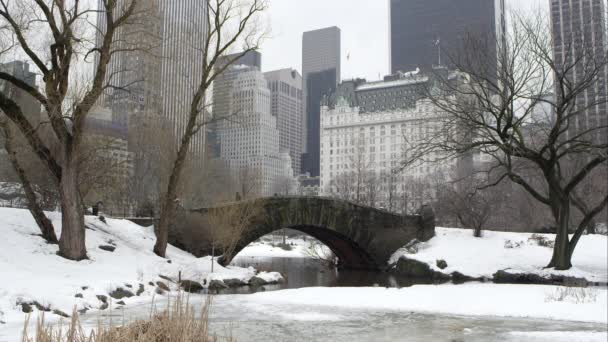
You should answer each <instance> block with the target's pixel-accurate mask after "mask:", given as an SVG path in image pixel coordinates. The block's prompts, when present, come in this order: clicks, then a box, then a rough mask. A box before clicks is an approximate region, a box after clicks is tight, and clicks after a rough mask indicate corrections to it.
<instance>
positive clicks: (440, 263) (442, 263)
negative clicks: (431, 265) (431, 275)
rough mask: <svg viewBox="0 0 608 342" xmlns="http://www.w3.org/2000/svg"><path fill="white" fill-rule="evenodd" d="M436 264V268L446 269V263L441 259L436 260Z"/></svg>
mask: <svg viewBox="0 0 608 342" xmlns="http://www.w3.org/2000/svg"><path fill="white" fill-rule="evenodd" d="M436 264H437V267H439V268H440V269H442V270H443V269H445V268H446V267H448V263H447V262H446V261H445V260H443V259H439V260H437V262H436Z"/></svg>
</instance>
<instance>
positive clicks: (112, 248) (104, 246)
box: [99, 245, 116, 252]
mask: <svg viewBox="0 0 608 342" xmlns="http://www.w3.org/2000/svg"><path fill="white" fill-rule="evenodd" d="M99 249H103V250H104V251H108V252H114V250H115V249H116V247H114V246H110V245H100V246H99Z"/></svg>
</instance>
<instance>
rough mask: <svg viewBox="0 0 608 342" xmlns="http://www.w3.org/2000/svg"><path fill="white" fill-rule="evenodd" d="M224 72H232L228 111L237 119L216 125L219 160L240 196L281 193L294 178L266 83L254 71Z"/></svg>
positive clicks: (248, 68) (243, 68)
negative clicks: (280, 143) (280, 144)
mask: <svg viewBox="0 0 608 342" xmlns="http://www.w3.org/2000/svg"><path fill="white" fill-rule="evenodd" d="M227 70H228V71H229V72H230V71H233V73H232V75H233V76H232V77H231V83H230V91H229V96H228V97H229V99H228V100H229V101H228V108H229V111H230V113H235V114H236V115H235V116H234V117H233V118H232V119H230V120H221V121H219V122H218V124H217V135H218V137H219V140H220V146H221V149H220V157H221V159H222V160H224V161H226V163H227V164H228V167H229V169H230V170H231V172H232V174H233V177H234V179H235V181H236V182H237V183H238V186H239V188H238V192H239V193H240V194H241V195H242V196H244V197H254V196H260V195H266V196H268V195H272V194H274V193H279V192H282V191H281V188H282V185H283V184H285V183H287V184H289V183H290V180H291V179H293V178H294V177H293V171H292V168H291V158H290V157H289V154H287V153H281V151H280V148H279V130H278V128H277V118H276V117H275V116H273V115H272V114H271V92H270V89H269V88H268V82H267V81H266V79H265V78H264V75H263V74H262V72H261V71H260V70H259V69H258V68H256V67H252V66H245V65H242V64H237V65H232V66H230V67H228V69H227ZM214 91H215V90H214Z"/></svg>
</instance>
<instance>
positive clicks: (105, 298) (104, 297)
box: [97, 295, 108, 304]
mask: <svg viewBox="0 0 608 342" xmlns="http://www.w3.org/2000/svg"><path fill="white" fill-rule="evenodd" d="M97 299H99V300H100V301H101V302H102V303H104V304H106V303H108V297H107V296H104V295H97Z"/></svg>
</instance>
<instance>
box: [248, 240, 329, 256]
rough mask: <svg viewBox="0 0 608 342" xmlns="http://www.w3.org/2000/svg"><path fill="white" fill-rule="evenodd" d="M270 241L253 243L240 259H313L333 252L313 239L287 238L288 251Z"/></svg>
mask: <svg viewBox="0 0 608 342" xmlns="http://www.w3.org/2000/svg"><path fill="white" fill-rule="evenodd" d="M278 241H280V242H282V240H281V239H280V238H278V239H277V243H273V242H272V241H269V240H268V239H265V238H262V239H260V240H258V241H255V242H252V243H250V244H249V245H247V247H245V248H244V249H243V250H242V251H240V252H239V254H237V256H238V257H277V258H313V257H317V256H325V255H329V254H330V253H331V251H330V250H329V248H328V247H327V246H325V245H323V244H322V243H321V242H319V241H318V240H316V239H313V238H307V239H302V238H299V237H294V238H289V237H288V238H287V239H286V241H285V242H286V244H287V245H289V246H290V248H291V249H290V250H286V249H284V248H282V247H280V246H279V243H278Z"/></svg>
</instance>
